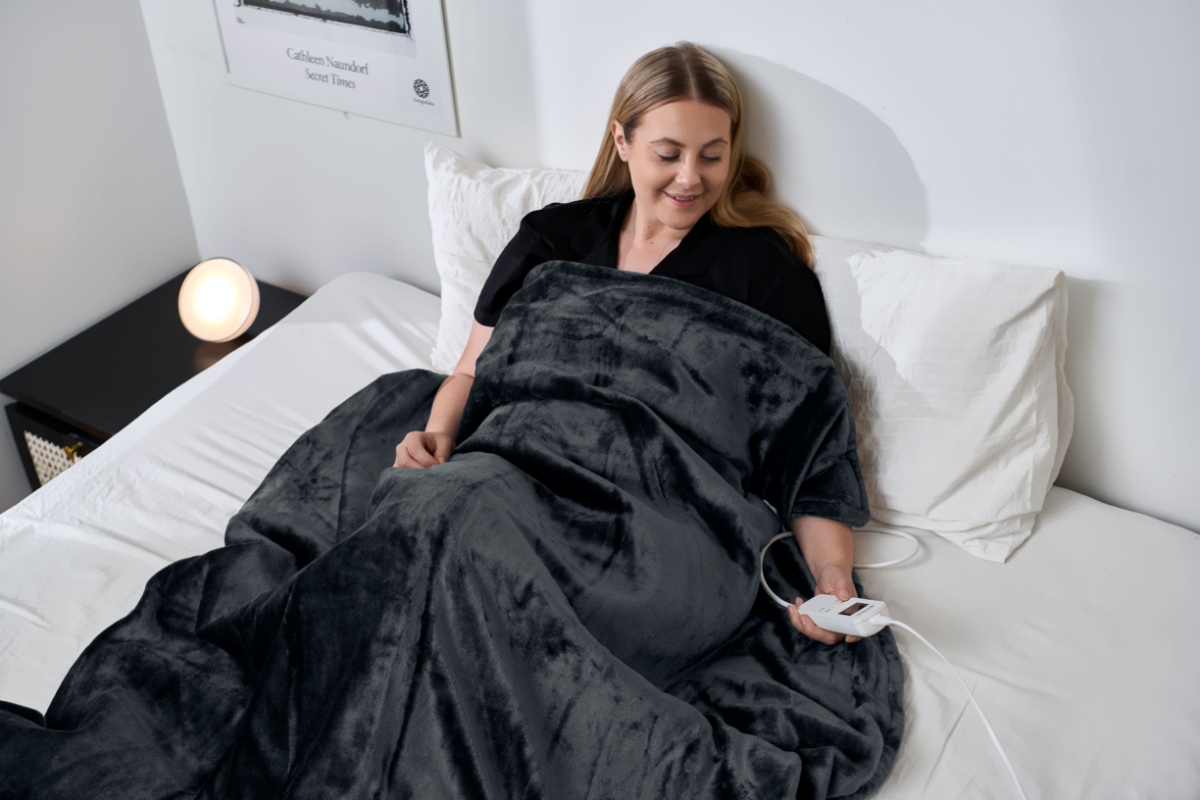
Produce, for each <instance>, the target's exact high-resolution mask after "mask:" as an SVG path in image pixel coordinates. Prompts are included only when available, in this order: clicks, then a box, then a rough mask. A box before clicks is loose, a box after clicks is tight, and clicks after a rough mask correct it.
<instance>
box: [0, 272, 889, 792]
mask: <svg viewBox="0 0 1200 800" xmlns="http://www.w3.org/2000/svg"><path fill="white" fill-rule="evenodd" d="M442 377H443V376H441V375H438V374H435V373H431V372H427V371H423V370H413V371H408V372H402V373H397V374H392V375H387V376H384V377H382V378H380V379H379V380H377V381H376V382H375V383H373V384H372V385H370V386H368V387H366V388H365V389H363V390H362V391H360V392H359V393H358V394H356V395H355V396H353V397H351V398H350V399H349V400H347V401H346V402H345V403H343V404H342V405H341V406H339V407H338V408H337V409H335V410H334V411H333V412H332V413H331V414H330V415H329V416H328V417H327V418H326V419H325V420H324V421H323V422H321V423H320V424H319V425H317V426H316V427H315V428H313V429H312V430H311V431H309V432H308V433H306V434H305V435H304V436H303V437H301V439H300V440H299V441H297V442H296V444H295V445H293V446H292V447H291V449H289V450H288V451H287V453H285V454H284V456H283V457H282V458H281V459H280V461H279V462H278V464H276V466H275V467H274V468H273V469H272V471H271V472H270V474H269V475H268V476H267V478H266V479H265V480H264V482H263V484H262V485H261V486H260V487H259V489H258V490H257V491H256V492H255V494H254V495H253V496H252V497H251V498H250V500H249V501H248V502H247V503H246V505H245V506H244V507H243V509H242V510H241V512H240V513H239V514H238V515H237V516H236V517H234V518H233V520H231V522H230V524H229V527H228V530H227V532H226V546H225V547H223V548H220V549H218V550H214V551H212V552H210V553H207V554H205V555H202V556H199V557H196V558H191V559H187V560H184V561H180V562H177V563H175V564H173V565H171V566H170V567H168V568H166V569H164V570H163V571H162V572H160V573H159V574H158V575H156V576H155V577H154V578H153V579H151V581H150V582H149V584H148V585H147V587H146V592H145V595H144V596H143V597H142V599H141V601H140V602H139V603H138V605H137V607H136V608H135V609H134V610H133V612H132V613H130V615H129V616H128V617H126V618H125V619H123V620H121V621H120V622H118V623H116V624H115V625H113V626H112V627H111V628H109V629H108V630H107V631H105V632H104V633H103V634H102V635H101V636H100V637H98V638H97V639H96V641H95V642H93V643H92V644H91V645H90V646H89V647H88V648H87V650H86V651H85V652H84V653H83V655H82V656H81V657H80V658H79V660H78V662H77V663H76V664H75V666H74V667H73V668H72V670H71V672H70V673H69V675H68V676H67V678H66V679H65V681H64V682H63V685H62V687H61V688H60V689H59V692H58V694H57V696H56V697H55V698H54V701H53V703H52V704H51V706H50V708H49V710H48V711H47V713H46V716H45V719H44V720H42V719H41V715H39V714H37V713H36V712H33V711H30V710H28V709H21V708H19V707H16V706H12V705H6V706H5V707H4V708H3V709H0V796H2V797H5V798H15V797H47V798H83V797H88V798H123V799H126V800H127V799H129V798H190V797H204V798H210V797H211V798H242V797H245V798H251V797H253V798H284V797H295V798H334V797H337V798H343V797H371V798H375V797H380V798H382V797H388V798H516V797H520V798H547V799H548V800H563V799H566V798H585V797H586V798H622V800H628V799H630V798H688V799H689V800H696V799H698V798H791V797H806V798H807V797H812V798H824V797H865V796H867V795H868V794H870V793H871V792H872V791H873V790H874V789H875V788H877V787H878V786H879V785H880V784H881V783H882V781H883V780H884V778H885V777H886V776H887V773H888V771H889V769H890V768H891V765H892V762H893V760H894V758H895V755H896V749H897V747H898V745H899V742H900V735H901V731H902V728H903V712H902V697H901V692H902V686H903V673H902V667H901V664H900V659H899V656H898V654H897V651H896V647H895V643H894V641H893V639H892V638H891V634H890V633H889V632H887V631H885V632H884V633H882V634H880V635H878V636H875V637H873V638H871V639H867V640H864V641H862V642H859V643H857V644H853V645H846V644H843V645H838V646H835V647H826V646H824V645H821V644H816V643H813V642H810V641H808V640H806V639H805V638H803V637H802V636H800V635H799V634H797V633H796V632H794V631H793V630H792V629H791V627H790V625H789V623H788V620H787V617H786V615H785V614H784V613H783V611H782V610H781V609H779V608H778V607H775V606H772V605H771V604H770V603H769V602H767V601H766V600H765V599H764V597H762V596H760V595H759V590H758V550H759V548H760V547H762V546H763V544H764V543H765V542H766V540H767V539H768V538H769V537H770V536H771V535H772V534H774V533H776V532H777V531H779V530H780V525H781V522H783V523H789V522H790V520H791V519H792V518H793V517H794V516H798V515H817V516H823V517H828V518H831V519H837V520H842V521H844V522H847V523H851V524H861V523H863V522H864V521H865V520H866V519H867V505H866V495H865V491H864V488H863V485H862V478H861V476H860V474H859V470H858V464H857V457H856V451H855V442H854V422H853V419H852V418H851V416H850V412H849V410H848V406H847V402H846V395H845V391H844V389H843V386H842V384H841V381H840V379H839V377H838V375H837V372H836V371H835V369H834V367H833V364H832V362H831V361H830V360H829V359H828V358H827V357H825V356H824V355H822V354H821V353H820V352H819V351H818V350H817V349H816V348H815V347H813V346H811V345H809V344H808V342H806V341H805V340H804V339H803V338H802V337H800V336H799V335H797V334H795V333H794V332H793V331H791V330H790V329H789V328H787V327H786V326H784V325H783V324H781V323H779V322H777V321H775V320H773V319H770V318H768V317H766V316H763V315H761V314H759V313H758V312H755V311H753V310H751V309H749V308H746V307H745V306H742V305H740V304H738V303H736V302H734V301H732V300H728V299H727V298H724V297H721V296H719V295H716V294H712V293H710V292H707V291H705V290H702V289H697V288H695V287H691V286H688V285H686V284H683V283H682V282H679V281H675V280H672V279H669V278H659V277H655V276H645V275H638V274H631V273H624V272H618V271H615V270H611V269H605V268H601V267H591V266H585V265H580V264H568V263H561V262H559V263H549V264H545V265H543V266H541V267H539V268H537V269H536V270H534V271H533V272H532V273H531V274H530V277H529V279H528V281H527V283H526V285H525V286H524V287H523V288H522V289H521V291H520V292H519V293H518V294H517V295H516V296H515V297H514V298H513V300H512V302H511V304H510V305H509V306H508V308H507V309H506V310H505V312H504V315H503V318H502V320H501V321H500V323H499V324H498V325H497V327H496V329H495V331H494V333H493V335H492V339H491V342H490V343H489V344H488V346H487V348H486V349H485V351H484V353H483V355H482V356H481V357H480V359H479V363H478V367H477V375H476V380H475V384H474V387H473V388H472V390H471V395H470V398H469V400H468V402H467V407H466V409H465V412H464V416H463V422H462V428H461V431H460V437H459V444H458V447H457V449H456V450H455V452H454V455H453V457H452V458H451V459H450V461H449V462H448V463H446V464H444V465H440V466H437V467H433V468H430V469H427V470H408V469H401V470H397V469H391V468H390V464H391V462H392V459H393V456H394V447H395V444H396V442H397V441H399V440H400V439H401V438H402V437H403V436H404V434H405V433H406V432H408V431H410V430H414V429H418V428H420V427H423V426H424V424H425V421H426V419H427V417H428V414H429V408H430V403H431V402H432V398H433V395H434V392H435V391H436V390H437V388H438V386H439V384H440V382H441V380H442ZM764 500H765V501H768V502H769V503H770V504H771V507H773V508H774V509H778V510H779V514H778V515H777V514H776V513H775V512H774V511H773V510H772V508H769V507H768V505H767V504H766V503H764V502H763V501H764ZM772 556H773V557H772V563H771V565H770V566H769V569H768V578H769V579H770V580H771V581H773V582H774V583H776V584H778V586H779V591H782V592H787V593H788V596H795V595H798V594H805V595H806V594H807V593H808V592H809V591H810V589H809V580H810V579H809V576H808V574H807V571H806V570H805V568H804V565H803V563H802V562H801V561H800V559H799V557H798V555H797V554H796V550H795V547H794V546H793V545H780V546H778V547H776V548H774V550H773V553H772Z"/></svg>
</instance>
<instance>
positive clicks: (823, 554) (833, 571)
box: [788, 517, 862, 644]
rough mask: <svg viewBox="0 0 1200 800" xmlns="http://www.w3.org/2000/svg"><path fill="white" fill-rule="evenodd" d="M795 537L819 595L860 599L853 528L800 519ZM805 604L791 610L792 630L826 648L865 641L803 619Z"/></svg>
mask: <svg viewBox="0 0 1200 800" xmlns="http://www.w3.org/2000/svg"><path fill="white" fill-rule="evenodd" d="M792 533H793V534H794V535H795V537H796V542H797V544H799V545H800V552H801V553H803V554H804V560H805V561H806V562H807V563H808V569H809V572H811V573H812V576H813V578H814V579H816V584H817V585H816V589H815V591H816V594H831V595H833V596H834V597H836V598H837V599H838V600H843V601H845V600H849V599H850V598H851V597H857V596H858V591H857V590H856V589H855V588H854V580H853V579H852V578H851V577H850V570H851V569H853V566H852V565H853V564H854V532H853V531H852V530H851V529H850V526H849V525H844V524H842V523H840V522H834V521H833V520H828V519H821V518H820V517H799V518H797V519H794V520H792ZM803 602H804V601H802V600H801V599H800V598H799V597H797V598H796V604H795V605H791V606H788V616H789V617H790V618H791V621H792V627H794V628H795V629H796V630H798V631H800V632H801V633H803V634H804V635H805V636H807V637H808V638H810V639H813V640H814V641H818V642H824V643H825V644H837V643H838V642H857V641H858V640H859V639H861V638H862V637H861V636H845V635H843V634H840V633H834V632H833V631H827V630H825V629H824V628H822V627H820V626H819V625H817V623H815V622H813V621H812V618H811V617H809V616H808V615H804V616H801V615H800V612H799V610H798V609H799V607H800V606H801V605H803Z"/></svg>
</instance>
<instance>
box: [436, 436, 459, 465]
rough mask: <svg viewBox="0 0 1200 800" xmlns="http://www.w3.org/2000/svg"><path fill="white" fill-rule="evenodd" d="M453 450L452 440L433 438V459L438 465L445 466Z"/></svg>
mask: <svg viewBox="0 0 1200 800" xmlns="http://www.w3.org/2000/svg"><path fill="white" fill-rule="evenodd" d="M453 449H454V440H453V439H451V438H450V437H449V436H435V437H434V439H433V458H434V460H435V461H437V463H439V464H445V463H446V461H447V460H449V458H450V452H451V451H452V450H453Z"/></svg>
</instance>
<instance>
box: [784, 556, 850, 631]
mask: <svg viewBox="0 0 1200 800" xmlns="http://www.w3.org/2000/svg"><path fill="white" fill-rule="evenodd" d="M816 591H817V594H831V595H833V596H834V597H836V598H837V599H838V600H843V601H844V600H849V599H850V598H851V597H858V591H857V590H856V589H855V588H854V581H852V580H851V579H850V573H849V571H847V570H842V569H840V568H838V567H835V566H828V567H826V568H825V569H823V570H822V571H821V574H820V575H819V576H818V577H817V589H816ZM803 604H804V601H803V600H801V599H800V598H799V597H797V598H796V602H795V604H794V605H790V606H788V616H789V617H790V618H791V620H792V627H794V628H795V629H796V630H798V631H800V632H801V633H803V634H804V635H805V636H807V637H808V638H810V639H813V640H815V641H818V642H822V643H824V644H837V643H838V642H841V641H846V642H857V641H858V640H860V639H862V637H861V636H846V635H845V634H841V633H835V632H833V631H827V630H825V629H824V628H822V627H821V626H819V625H817V623H815V622H813V621H812V617H809V616H808V615H807V614H805V615H803V616H801V614H800V611H799V608H800V606H802V605H803Z"/></svg>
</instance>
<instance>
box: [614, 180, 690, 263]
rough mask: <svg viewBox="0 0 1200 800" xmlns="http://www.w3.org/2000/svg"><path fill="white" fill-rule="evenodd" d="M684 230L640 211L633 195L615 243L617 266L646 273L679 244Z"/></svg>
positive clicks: (684, 232) (684, 234)
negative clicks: (616, 243)
mask: <svg viewBox="0 0 1200 800" xmlns="http://www.w3.org/2000/svg"><path fill="white" fill-rule="evenodd" d="M687 234H688V231H686V230H677V229H675V228H671V227H668V226H666V225H664V224H663V223H662V222H660V221H658V220H657V219H655V218H654V217H652V216H651V215H649V214H646V213H641V212H640V211H639V209H638V201H637V198H636V197H635V198H634V200H633V203H632V204H630V206H629V211H628V212H626V214H625V220H624V222H622V223H621V239H620V242H618V245H617V269H620V270H629V271H632V272H642V273H646V272H650V271H651V270H652V269H654V268H655V267H656V266H658V263H659V262H660V261H662V260H663V258H665V257H666V255H667V254H668V253H670V252H671V251H672V250H674V249H675V248H676V247H678V246H679V243H680V242H682V241H683V238H684V237H685V236H687Z"/></svg>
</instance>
